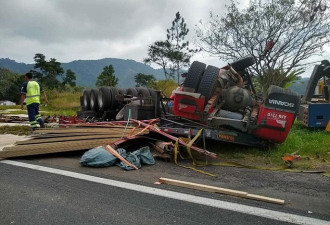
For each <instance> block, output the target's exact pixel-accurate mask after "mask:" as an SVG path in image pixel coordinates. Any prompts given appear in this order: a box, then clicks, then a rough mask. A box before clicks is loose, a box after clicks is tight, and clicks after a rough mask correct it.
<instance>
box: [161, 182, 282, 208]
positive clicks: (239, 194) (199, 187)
mask: <svg viewBox="0 0 330 225" xmlns="http://www.w3.org/2000/svg"><path fill="white" fill-rule="evenodd" d="M158 181H159V182H161V183H163V184H169V185H173V186H178V187H184V188H190V189H194V190H200V191H206V192H213V193H220V194H226V195H232V196H236V197H241V198H249V199H253V200H258V201H264V202H269V203H274V204H279V205H284V200H282V199H276V198H269V197H265V196H261V195H253V194H249V193H247V192H243V191H236V190H232V189H227V188H219V187H214V186H208V185H203V184H197V183H192V182H186V181H180V180H174V179H168V178H164V177H161V178H159V179H158Z"/></svg>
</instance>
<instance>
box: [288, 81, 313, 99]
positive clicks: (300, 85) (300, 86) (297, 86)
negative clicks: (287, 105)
mask: <svg viewBox="0 0 330 225" xmlns="http://www.w3.org/2000/svg"><path fill="white" fill-rule="evenodd" d="M308 81H309V78H308V77H304V78H302V79H301V80H298V81H296V82H295V83H294V84H292V85H291V86H290V87H289V89H290V90H292V91H295V92H297V93H298V94H300V95H304V93H305V91H306V87H307V84H308Z"/></svg>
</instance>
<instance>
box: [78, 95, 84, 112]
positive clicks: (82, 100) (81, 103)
mask: <svg viewBox="0 0 330 225" xmlns="http://www.w3.org/2000/svg"><path fill="white" fill-rule="evenodd" d="M79 100H80V108H81V111H85V110H86V108H85V106H84V96H80V99H79Z"/></svg>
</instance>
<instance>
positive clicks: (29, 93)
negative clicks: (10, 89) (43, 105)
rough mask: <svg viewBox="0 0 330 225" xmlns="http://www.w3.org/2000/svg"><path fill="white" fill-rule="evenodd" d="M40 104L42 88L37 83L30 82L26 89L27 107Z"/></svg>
mask: <svg viewBox="0 0 330 225" xmlns="http://www.w3.org/2000/svg"><path fill="white" fill-rule="evenodd" d="M32 103H39V104H40V86H39V84H38V82H36V81H29V82H28V84H27V87H26V105H30V104H32Z"/></svg>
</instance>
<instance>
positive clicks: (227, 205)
mask: <svg viewBox="0 0 330 225" xmlns="http://www.w3.org/2000/svg"><path fill="white" fill-rule="evenodd" d="M0 162H1V163H5V164H8V165H14V166H20V167H25V168H29V169H34V170H39V171H43V172H48V173H53V174H58V175H63V176H67V177H72V178H76V179H81V180H86V181H90V182H95V183H100V184H105V185H109V186H113V187H118V188H124V189H128V190H132V191H137V192H142V193H147V194H152V195H157V196H162V197H166V198H171V199H176V200H181V201H186V202H191V203H196V204H200V205H206V206H211V207H215V208H219V209H225V210H231V211H234V212H240V213H245V214H249V215H253V216H260V217H264V218H268V219H273V220H278V221H283V222H289V223H295V224H310V225H315V224H318V225H323V224H324V225H329V224H330V221H325V220H320V219H315V218H311V217H306V216H299V215H294V214H290V213H284V212H279V211H273V210H269V209H263V208H258V207H253V206H247V205H242V204H238V203H231V202H226V201H221V200H216V199H210V198H204V197H199V196H194V195H190V194H183V193H179V192H174V191H167V190H163V189H159V188H153V187H148V186H143V185H137V184H132V183H126V182H121V181H116V180H111V179H105V178H101V177H95V176H90V175H86V174H81V173H75V172H70V171H66V170H60V169H54V168H50V167H44V166H38V165H33V164H28V163H22V162H17V161H12V160H3V161H0Z"/></svg>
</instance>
